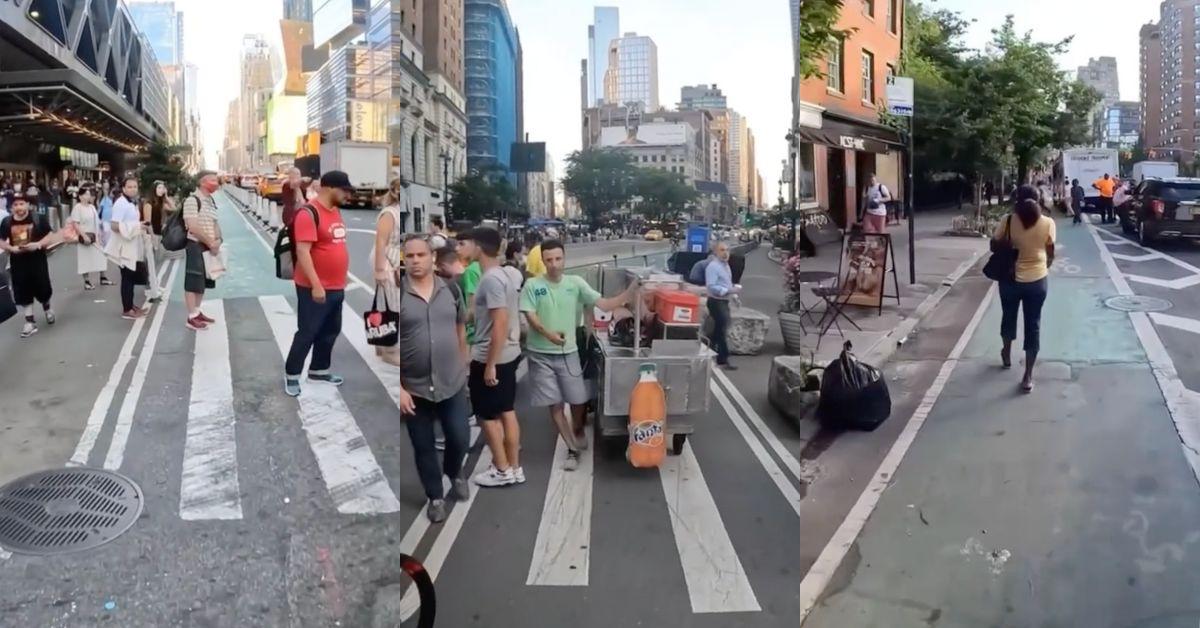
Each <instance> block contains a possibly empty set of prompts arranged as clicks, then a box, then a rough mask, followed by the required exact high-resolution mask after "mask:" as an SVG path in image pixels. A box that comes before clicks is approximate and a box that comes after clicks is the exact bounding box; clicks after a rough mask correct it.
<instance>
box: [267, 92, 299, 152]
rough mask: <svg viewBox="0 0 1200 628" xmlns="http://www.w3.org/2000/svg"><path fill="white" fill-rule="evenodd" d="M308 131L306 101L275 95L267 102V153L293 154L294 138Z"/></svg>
mask: <svg viewBox="0 0 1200 628" xmlns="http://www.w3.org/2000/svg"><path fill="white" fill-rule="evenodd" d="M307 131H308V99H307V98H306V97H304V96H284V95H283V94H276V95H274V96H272V97H271V100H269V101H267V153H268V154H271V155H279V154H285V153H286V154H294V153H295V152H296V138H297V137H300V136H301V135H304V133H305V132H307Z"/></svg>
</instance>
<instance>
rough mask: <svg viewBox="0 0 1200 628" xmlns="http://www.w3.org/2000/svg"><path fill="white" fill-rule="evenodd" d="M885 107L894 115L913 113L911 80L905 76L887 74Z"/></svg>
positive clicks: (909, 115)
mask: <svg viewBox="0 0 1200 628" xmlns="http://www.w3.org/2000/svg"><path fill="white" fill-rule="evenodd" d="M886 96H887V108H888V113H890V114H892V115H894V116H906V117H912V114H913V80H912V79H911V78H908V77H906V76H889V77H888V78H887V90H886Z"/></svg>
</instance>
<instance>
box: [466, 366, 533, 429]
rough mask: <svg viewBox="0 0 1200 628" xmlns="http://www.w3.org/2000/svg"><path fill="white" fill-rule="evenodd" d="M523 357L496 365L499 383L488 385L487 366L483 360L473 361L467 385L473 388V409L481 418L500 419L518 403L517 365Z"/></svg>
mask: <svg viewBox="0 0 1200 628" xmlns="http://www.w3.org/2000/svg"><path fill="white" fill-rule="evenodd" d="M520 364H521V358H517V359H515V360H513V361H512V362H509V363H508V364H497V365H496V379H497V380H499V383H498V384H496V385H495V386H488V385H487V384H485V383H484V381H483V371H484V369H485V368H486V367H487V365H485V364H484V363H483V362H476V361H474V360H472V361H471V377H470V379H469V380H467V386H468V387H469V388H470V390H471V409H473V410H474V411H475V416H476V417H477V418H479V419H481V420H491V419H499V418H500V415H501V414H504V413H505V412H512V411H513V410H515V409H516V405H517V367H518V366H520Z"/></svg>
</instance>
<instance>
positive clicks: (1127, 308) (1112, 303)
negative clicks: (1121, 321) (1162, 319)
mask: <svg viewBox="0 0 1200 628" xmlns="http://www.w3.org/2000/svg"><path fill="white" fill-rule="evenodd" d="M1104 305H1105V307H1107V308H1109V309H1112V310H1118V311H1121V312H1162V311H1165V310H1169V309H1171V307H1172V303H1171V302H1170V301H1168V300H1166V299H1159V298H1157V297H1143V296H1138V295H1124V296H1119V297H1109V298H1107V299H1105V300H1104Z"/></svg>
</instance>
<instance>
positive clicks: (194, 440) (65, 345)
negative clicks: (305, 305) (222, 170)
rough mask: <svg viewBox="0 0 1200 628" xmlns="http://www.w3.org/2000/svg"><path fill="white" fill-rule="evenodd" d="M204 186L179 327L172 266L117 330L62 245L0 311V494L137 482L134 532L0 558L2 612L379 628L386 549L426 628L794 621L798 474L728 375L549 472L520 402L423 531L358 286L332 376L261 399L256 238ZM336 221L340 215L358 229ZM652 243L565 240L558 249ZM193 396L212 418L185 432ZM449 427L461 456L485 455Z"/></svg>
mask: <svg viewBox="0 0 1200 628" xmlns="http://www.w3.org/2000/svg"><path fill="white" fill-rule="evenodd" d="M220 198H221V199H222V201H221V222H222V225H223V229H224V231H225V235H226V242H227V246H228V247H229V249H230V269H231V270H230V274H229V275H228V276H227V277H225V278H223V280H222V281H221V282H220V285H219V287H218V289H217V290H216V291H213V292H210V293H209V294H208V295H207V297H206V301H207V303H206V306H205V309H206V311H207V312H208V313H209V314H210V315H212V316H214V318H217V319H218V320H219V321H220V323H219V324H218V325H217V326H215V327H214V328H213V329H211V330H206V331H205V332H203V333H201V334H196V333H194V332H191V331H189V330H187V329H185V327H184V325H183V318H184V317H183V311H182V303H181V301H180V299H181V292H180V291H181V285H180V284H181V282H182V277H181V276H180V275H181V274H182V273H181V271H180V269H179V268H178V264H177V263H170V264H165V265H163V268H162V269H161V271H162V273H163V274H164V276H165V278H166V281H167V282H168V283H169V284H170V285H172V286H173V290H172V292H171V297H170V300H169V303H168V304H167V305H165V306H164V307H160V308H156V309H155V310H154V312H153V314H152V315H151V316H150V317H148V318H147V319H145V320H143V321H140V322H134V323H130V322H128V321H122V320H121V319H120V318H119V316H118V312H117V310H118V309H119V306H118V304H117V302H118V299H117V296H116V288H106V289H104V290H100V291H96V292H86V293H85V292H83V291H82V287H81V285H80V282H79V281H78V278H77V277H74V276H72V272H73V270H74V252H73V251H71V250H70V249H67V250H64V251H63V252H60V253H58V254H57V255H55V256H54V257H52V258H51V266H52V268H53V276H54V280H55V285H56V290H57V295H56V298H55V303H56V307H57V310H58V313H59V319H58V323H57V324H56V325H55V326H53V327H49V326H45V325H43V326H42V331H41V332H40V333H39V334H37V335H36V336H34V337H33V338H32V339H29V340H20V339H19V338H18V334H17V332H18V331H19V325H18V323H17V322H14V321H9V322H7V323H5V324H4V325H2V326H0V355H4V356H6V359H5V360H3V361H0V381H4V382H5V386H6V396H5V402H6V407H7V408H12V409H16V411H15V412H12V413H8V412H6V418H8V417H9V416H11V417H12V420H10V421H6V423H5V425H4V427H3V442H4V443H5V445H4V452H3V454H4V455H3V456H0V483H3V482H7V481H10V480H12V479H15V478H16V477H18V476H21V475H24V474H27V473H30V472H33V471H37V470H42V469H48V468H59V467H62V466H63V465H64V464H72V465H74V464H82V465H88V466H93V467H104V468H108V469H113V470H119V471H120V472H122V473H124V474H127V475H128V476H129V477H131V478H132V479H133V480H134V481H136V482H137V483H138V484H139V485H140V486H141V488H142V490H143V491H144V492H145V510H144V512H143V513H142V515H141V519H140V520H139V521H138V523H137V524H136V525H135V526H134V527H133V529H131V530H130V531H129V532H128V533H126V534H125V535H123V536H121V537H120V538H118V539H117V540H115V541H114V542H112V543H110V544H108V545H106V546H103V547H101V548H100V549H98V550H96V551H91V552H84V553H76V554H68V555H61V556H54V557H30V556H24V555H20V554H9V553H8V552H0V609H2V610H3V613H4V618H5V623H6V625H8V624H9V623H11V624H12V625H16V626H83V625H95V624H100V623H109V624H111V625H120V626H229V625H263V626H283V625H299V626H328V625H342V626H373V625H381V626H382V625H396V624H397V623H399V622H400V621H401V620H403V619H410V618H411V616H412V615H413V610H414V607H415V604H414V602H415V595H412V596H410V597H408V598H406V597H404V596H405V594H406V593H407V591H408V589H407V587H408V579H407V577H406V576H403V575H402V574H401V571H400V565H399V561H398V558H397V557H398V555H399V553H401V552H404V553H409V554H413V555H415V556H417V557H419V558H420V559H422V560H423V561H424V562H425V565H426V567H427V569H429V571H430V572H431V573H432V574H433V575H434V576H435V577H436V582H437V587H438V596H439V613H438V625H439V626H488V627H508V626H512V627H521V626H533V625H545V626H564V625H577V626H581V627H590V626H596V627H599V626H611V625H622V626H626V625H628V626H632V625H639V624H643V625H687V626H711V627H723V626H730V625H735V624H736V625H744V626H762V627H764V628H766V627H773V626H779V625H783V624H786V623H789V622H790V621H792V620H794V618H795V617H796V616H797V598H796V586H797V584H798V582H799V576H800V574H799V572H798V571H797V570H796V564H795V556H796V555H797V554H798V552H799V549H800V547H799V538H798V534H797V527H796V523H797V512H798V511H799V503H798V502H799V492H798V490H799V485H798V484H797V483H796V480H795V478H794V477H792V478H789V477H788V476H787V475H786V474H785V473H784V472H783V471H782V470H781V468H791V467H792V466H793V465H794V463H795V459H794V457H793V456H794V453H788V451H787V449H786V448H785V447H783V446H782V445H781V444H780V440H779V438H780V437H779V436H777V435H776V434H775V432H774V431H773V429H767V428H766V426H765V424H764V423H763V419H762V418H761V417H759V416H758V415H757V413H755V412H754V411H752V410H748V409H747V408H745V407H743V406H740V405H737V404H736V402H734V401H732V400H734V399H737V398H738V397H739V396H740V393H739V392H738V391H737V390H736V388H735V387H734V386H730V384H729V382H727V381H725V380H723V379H721V378H718V380H717V381H716V383H715V384H714V389H713V401H712V408H711V410H710V412H708V413H707V414H705V415H704V416H701V417H698V418H697V424H698V425H699V427H698V432H697V434H696V436H695V437H694V438H693V439H691V440H689V446H688V447H687V449H686V451H685V453H684V455H682V456H679V457H672V458H670V459H669V461H668V464H667V465H665V466H664V467H663V468H662V469H661V470H660V471H651V472H644V471H636V470H634V469H632V468H631V467H630V466H629V465H628V463H626V462H625V460H624V457H623V455H621V454H620V453H617V454H615V455H604V454H603V453H601V452H602V448H599V447H593V448H592V450H590V451H589V452H587V453H586V454H585V456H584V463H583V466H582V467H581V469H580V470H578V471H576V472H574V473H569V474H568V473H564V472H562V471H561V469H560V468H559V467H560V466H561V458H562V457H563V456H564V455H565V451H564V450H563V449H562V448H561V447H559V448H558V449H557V450H556V448H555V440H556V439H555V436H554V433H553V432H552V430H551V428H550V425H549V420H548V417H546V416H544V414H543V412H544V411H534V410H530V409H529V408H528V406H527V404H525V403H524V402H522V403H521V404H520V407H519V412H520V413H521V417H522V424H523V426H524V437H523V444H524V451H523V466H524V468H525V470H526V474H527V476H528V482H527V483H526V484H524V485H522V486H519V487H513V488H506V489H492V490H488V491H482V492H478V493H477V494H476V496H475V497H474V499H473V500H472V501H470V502H466V503H462V504H458V505H455V507H454V508H453V509H452V510H451V513H450V518H449V520H448V521H446V522H445V523H444V524H440V525H430V524H429V523H428V520H427V519H426V518H425V516H424V513H423V511H422V509H423V506H424V497H423V494H422V491H421V490H420V486H419V483H418V481H417V477H416V472H415V468H414V467H413V465H412V462H411V461H412V451H411V447H410V445H409V442H408V437H407V435H406V434H405V433H404V430H403V427H402V425H401V424H400V422H399V420H398V411H397V408H396V405H395V403H396V401H395V395H396V394H397V392H396V391H397V388H396V385H395V383H396V382H397V381H398V380H397V373H396V371H395V370H394V369H392V368H390V367H387V366H385V365H383V363H382V362H380V361H379V360H377V359H376V358H375V356H374V354H373V353H374V350H373V348H371V347H369V346H368V345H367V344H366V341H365V337H364V334H363V328H362V325H361V324H360V322H359V320H360V318H361V314H360V313H361V312H362V311H363V310H365V309H366V308H367V304H368V303H369V300H370V294H369V293H368V292H367V291H366V290H364V289H362V287H361V286H359V288H357V289H352V290H351V292H350V294H349V295H348V301H349V303H348V305H347V306H346V311H345V319H344V321H345V323H344V326H343V335H342V338H341V340H340V342H339V344H338V346H337V348H336V350H335V358H334V365H335V368H336V369H337V370H338V371H339V372H340V373H342V374H343V375H345V377H346V380H347V381H346V384H345V385H344V386H343V387H341V388H338V389H335V388H331V387H325V386H320V385H316V384H309V385H307V386H306V387H305V389H304V394H303V395H302V396H301V398H300V399H299V403H297V402H296V401H293V400H292V399H290V398H288V397H286V396H285V395H284V394H283V392H282V389H281V372H282V358H281V357H280V356H281V351H282V350H285V349H286V346H287V343H288V341H289V340H290V337H291V334H292V332H293V331H294V324H295V323H294V315H293V308H294V305H293V300H292V299H293V297H292V294H291V292H292V288H291V284H290V283H289V282H284V281H279V280H276V279H274V278H273V276H272V274H271V261H270V258H269V256H268V253H267V248H266V246H265V241H266V240H265V239H262V238H261V237H260V236H261V234H260V232H259V230H258V229H256V228H254V227H252V225H251V224H250V223H249V221H248V220H247V219H245V218H244V214H241V213H240V212H238V211H237V210H235V209H234V205H233V203H232V202H231V201H230V200H229V199H228V197H225V196H221V197H220ZM347 216H348V218H349V221H350V222H352V223H355V224H358V223H361V224H362V229H368V228H369V226H368V225H370V224H371V221H372V220H373V215H372V214H368V213H366V212H359V213H355V212H347ZM352 228H357V227H352ZM352 234H353V236H352V247H351V248H352V253H351V255H352V272H353V273H354V275H355V276H356V277H359V278H364V277H367V278H368V280H369V273H368V270H369V266H368V260H367V257H368V251H369V247H370V236H369V235H368V234H367V233H357V232H352ZM359 236H361V237H359ZM267 237H269V236H267ZM664 246H666V245H664V244H661V243H640V244H639V243H637V242H620V243H615V242H614V243H597V244H591V245H580V246H578V247H571V248H570V249H569V251H570V254H571V258H570V259H571V260H572V263H576V264H578V263H582V262H589V261H600V260H601V259H603V258H605V257H611V255H612V254H621V253H623V252H625V251H629V252H632V251H634V250H636V251H637V252H638V253H639V254H641V253H642V252H643V251H644V250H649V251H658V250H661V249H662V248H663V247H664ZM759 257H760V258H761V257H762V256H761V255H759ZM763 259H765V258H763ZM767 263H770V262H767ZM14 320H16V319H14ZM194 338H196V339H202V340H203V342H202V343H201V342H197V340H194ZM214 407H215V408H217V411H218V413H220V412H224V413H225V414H227V415H231V416H232V419H233V425H234V428H233V429H232V430H228V431H226V432H224V433H219V432H218V433H215V434H214V433H212V432H211V431H210V430H206V429H205V427H206V426H211V425H212V421H213V408H214ZM222 409H223V410H222ZM775 427H778V426H775ZM784 436H785V437H786V434H785V435H784ZM472 438H473V439H474V442H475V444H476V447H475V448H474V449H473V451H472V453H471V455H470V457H469V459H468V468H469V469H474V470H478V469H480V468H483V467H486V465H487V464H488V462H489V457H488V454H486V453H485V452H484V451H481V444H482V443H481V441H480V440H478V434H477V431H475V430H473V433H472ZM768 451H770V452H773V453H774V455H775V456H779V455H782V456H783V457H782V458H780V459H779V460H778V461H776V459H775V458H773V457H772V454H769V453H766V452H768ZM556 458H558V459H560V460H558V463H559V464H557V465H556V464H555V459H556ZM410 621H411V620H410ZM405 625H408V624H405Z"/></svg>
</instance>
